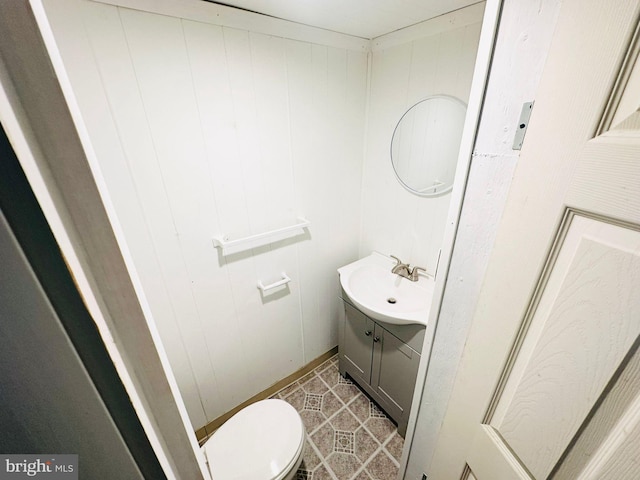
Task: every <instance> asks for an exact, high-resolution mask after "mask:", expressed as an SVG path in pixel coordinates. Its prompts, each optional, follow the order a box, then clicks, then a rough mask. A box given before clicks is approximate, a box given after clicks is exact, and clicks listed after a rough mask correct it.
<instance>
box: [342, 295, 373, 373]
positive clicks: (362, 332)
mask: <svg viewBox="0 0 640 480" xmlns="http://www.w3.org/2000/svg"><path fill="white" fill-rule="evenodd" d="M344 307H345V313H346V321H345V327H344V344H343V345H340V348H341V349H342V354H343V357H344V360H345V361H346V362H348V363H349V364H350V365H351V366H352V367H354V368H349V369H348V371H349V373H350V374H352V375H353V376H354V377H357V378H356V379H357V380H362V381H364V382H365V383H367V384H369V383H371V360H372V355H373V347H372V343H373V327H374V323H373V321H371V319H369V318H367V317H366V316H365V315H364V314H363V313H361V312H359V311H358V310H356V309H355V308H354V307H352V306H351V305H349V304H348V303H345V304H344Z"/></svg>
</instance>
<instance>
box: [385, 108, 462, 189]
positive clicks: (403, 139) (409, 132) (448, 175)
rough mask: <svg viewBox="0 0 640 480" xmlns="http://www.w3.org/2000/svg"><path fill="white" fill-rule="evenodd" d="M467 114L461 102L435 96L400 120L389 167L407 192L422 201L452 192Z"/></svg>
mask: <svg viewBox="0 0 640 480" xmlns="http://www.w3.org/2000/svg"><path fill="white" fill-rule="evenodd" d="M466 112H467V106H466V105H465V103H464V102H463V101H462V100H460V99H458V98H455V97H450V96H448V95H435V96H433V97H429V98H426V99H425V100H422V101H420V102H418V103H416V104H415V105H414V106H413V107H411V108H410V109H409V110H407V111H406V113H405V114H404V115H403V116H402V118H401V119H400V121H399V122H398V125H396V129H395V130H394V132H393V138H392V139H391V163H392V164H393V169H394V171H395V173H396V176H397V177H398V180H399V181H400V183H401V184H402V185H403V186H404V187H405V188H406V189H407V190H409V191H411V192H412V193H415V194H416V195H421V196H425V197H434V196H437V195H442V194H444V193H447V192H448V191H450V190H451V188H452V187H453V179H454V176H455V173H456V164H457V162H458V150H459V149H460V139H461V138H462V128H463V126H464V117H465V114H466Z"/></svg>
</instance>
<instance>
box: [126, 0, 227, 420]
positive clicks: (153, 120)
mask: <svg viewBox="0 0 640 480" xmlns="http://www.w3.org/2000/svg"><path fill="white" fill-rule="evenodd" d="M120 18H121V21H122V24H123V27H124V30H125V34H126V38H127V44H128V47H129V52H130V55H131V59H132V62H133V66H134V69H135V74H136V79H137V82H138V85H139V88H140V94H141V97H142V102H143V104H144V110H145V114H146V120H147V123H148V125H149V130H150V133H151V137H152V141H153V147H154V151H155V156H156V161H157V165H158V166H157V168H158V169H159V170H160V172H161V175H162V186H163V187H164V189H165V190H166V196H167V198H168V206H169V209H170V210H169V214H170V218H167V217H164V219H163V221H164V222H171V225H172V226H173V228H174V231H173V232H168V231H165V233H166V234H169V235H170V236H168V237H166V238H159V239H158V241H159V242H163V241H164V242H168V243H171V244H173V245H172V246H173V251H172V254H171V255H169V254H163V255H162V257H161V258H162V263H163V265H164V266H165V268H166V271H167V276H168V277H169V278H170V279H171V290H170V292H169V294H170V295H171V297H172V299H173V302H174V306H175V308H176V313H177V317H178V318H177V321H178V323H179V325H180V329H181V331H182V334H183V338H184V342H185V344H186V345H187V350H188V353H189V355H190V358H191V359H192V362H191V366H192V369H193V372H194V376H195V377H196V380H197V382H198V385H199V387H200V388H199V390H200V400H201V402H202V406H203V408H204V410H205V413H206V415H207V418H215V414H216V413H217V411H216V404H219V403H220V400H219V397H220V393H219V389H218V385H217V384H216V381H215V374H214V370H213V366H212V364H211V361H210V358H209V355H208V352H209V349H210V348H213V346H210V345H208V344H207V341H206V338H205V336H203V335H202V330H203V325H202V322H203V320H202V318H201V312H199V310H198V306H197V305H196V302H195V299H194V296H193V292H192V290H191V282H192V278H191V272H190V268H191V267H192V266H193V265H194V264H195V263H197V262H198V261H199V259H198V258H197V256H196V255H193V254H191V253H190V252H193V250H194V249H197V244H198V238H199V236H200V233H199V231H198V225H199V222H198V221H199V214H200V212H201V209H202V208H204V207H205V204H206V203H207V199H208V197H206V198H205V199H204V200H203V199H202V198H201V195H202V194H203V193H205V192H206V184H204V185H203V184H202V183H201V182H202V181H203V179H205V180H206V176H204V177H203V175H202V173H201V172H202V171H203V168H202V167H203V162H204V146H203V144H202V136H201V132H200V128H199V123H198V121H197V120H198V113H197V105H196V101H195V97H194V94H193V87H192V79H191V74H190V69H189V60H188V56H187V52H186V48H185V44H184V36H183V33H182V25H181V22H180V20H179V19H175V18H170V17H163V16H159V15H150V14H146V13H140V12H136V11H132V10H125V9H122V10H120ZM204 172H205V173H206V170H204ZM138 182H139V183H138V184H139V188H140V190H141V196H145V195H147V193H146V192H144V189H146V188H147V185H148V183H147V179H146V178H139V179H138ZM194 186H195V187H194ZM203 188H204V190H203ZM174 242H175V243H174ZM176 243H177V244H176Z"/></svg>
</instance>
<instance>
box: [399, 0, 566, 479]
mask: <svg viewBox="0 0 640 480" xmlns="http://www.w3.org/2000/svg"><path fill="white" fill-rule="evenodd" d="M559 7H560V2H559V1H558V0H544V1H533V0H531V1H530V0H527V1H523V2H505V4H504V8H503V11H502V15H501V19H500V30H499V37H498V42H497V45H496V49H495V52H494V56H493V60H492V71H491V75H490V78H489V83H488V87H487V92H486V99H485V101H484V104H483V112H482V119H481V122H480V127H479V130H478V135H477V139H476V144H475V150H474V155H473V159H472V162H471V170H470V172H469V179H468V184H467V189H466V192H465V201H464V206H463V210H462V214H461V217H460V224H459V227H458V231H457V237H456V243H455V245H454V252H453V257H452V260H451V267H450V270H449V277H448V281H447V284H446V286H445V294H444V297H443V299H442V308H441V313H440V317H439V321H438V331H437V335H436V337H435V340H434V344H433V350H432V353H431V359H430V362H429V370H428V373H427V378H426V380H425V385H424V389H423V394H422V400H421V403H420V410H419V414H418V417H417V420H416V428H415V434H414V438H413V443H412V447H411V451H410V453H409V458H408V464H407V469H406V473H405V476H406V478H414V477H416V478H419V477H420V476H421V474H422V472H429V469H430V466H431V463H432V459H433V454H434V450H435V446H436V442H437V439H438V434H439V431H440V426H441V424H442V419H443V417H444V414H445V411H446V408H447V401H448V399H449V395H450V392H451V388H452V385H453V381H454V379H455V376H456V369H457V367H458V363H459V360H460V357H461V352H462V348H463V346H464V343H465V339H466V336H467V333H468V328H469V320H470V319H471V317H472V316H473V312H474V310H475V308H476V304H477V299H478V293H479V291H480V287H481V286H482V280H483V277H484V272H485V270H486V268H487V265H488V262H489V253H490V252H491V249H492V245H493V242H494V237H495V225H497V223H498V221H499V220H500V217H501V215H502V210H503V208H504V203H505V201H506V198H507V194H508V192H509V185H510V182H511V178H512V175H513V172H514V169H515V167H516V164H517V161H518V154H517V153H514V151H513V150H512V149H511V146H512V144H513V134H514V130H513V129H514V128H515V127H516V125H517V124H516V122H517V121H518V116H519V114H520V109H521V106H522V103H523V102H525V101H531V100H532V99H534V98H535V95H536V90H537V86H538V82H539V80H540V75H541V74H542V67H543V65H544V62H545V59H546V55H547V50H548V47H549V43H550V41H551V36H552V33H553V30H554V27H555V23H556V19H557V15H558V12H559Z"/></svg>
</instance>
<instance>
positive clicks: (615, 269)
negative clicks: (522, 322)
mask: <svg viewBox="0 0 640 480" xmlns="http://www.w3.org/2000/svg"><path fill="white" fill-rule="evenodd" d="M567 221H568V222H570V223H571V225H570V227H569V229H568V232H567V234H566V237H565V239H564V241H563V242H562V246H561V247H560V249H559V253H558V256H557V259H556V261H555V265H554V267H553V269H552V271H551V275H550V276H549V279H548V281H547V282H546V285H545V288H544V292H543V294H542V295H541V297H540V301H539V303H538V306H537V308H536V309H535V313H534V314H533V317H532V319H531V321H530V325H529V328H528V332H527V335H526V338H525V339H524V342H523V343H522V346H521V348H520V350H519V354H518V356H517V360H516V362H515V364H514V366H513V369H512V370H511V373H510V375H509V379H508V380H507V383H506V385H505V388H504V390H503V392H502V394H501V395H500V396H499V399H498V402H497V406H496V410H495V413H494V415H493V418H492V419H491V422H490V426H491V427H493V428H492V429H489V428H484V429H482V430H481V431H480V435H483V436H485V437H487V440H489V439H490V440H491V441H492V443H493V445H494V448H497V449H499V450H501V451H507V452H510V451H512V452H514V454H515V456H516V457H517V460H515V459H514V460H513V461H511V462H510V463H511V464H512V465H514V469H515V470H517V469H518V468H519V467H516V465H518V464H519V463H521V464H522V465H521V466H522V468H524V469H526V470H527V471H528V472H530V474H531V476H533V477H534V478H547V477H548V476H549V474H550V473H551V471H552V470H553V468H554V466H555V465H556V464H557V462H558V460H559V459H560V457H561V456H562V454H563V453H564V451H565V449H566V447H567V445H568V444H569V442H570V441H571V439H572V438H574V436H575V434H576V432H577V431H578V429H579V428H580V427H581V426H582V425H583V423H584V421H585V419H586V417H587V415H588V414H589V413H590V412H591V411H592V409H593V408H594V406H595V403H596V402H597V401H598V400H599V399H600V397H601V395H602V393H603V392H604V389H605V387H606V386H607V385H608V383H609V381H610V379H611V378H612V377H613V376H614V374H615V372H616V371H617V370H618V368H619V367H620V365H621V363H622V361H623V360H624V358H625V357H626V356H627V354H628V353H629V351H630V349H631V348H632V347H633V346H634V342H635V340H636V339H637V338H638V335H640V232H638V231H634V230H630V229H626V228H624V227H621V226H617V225H611V224H607V223H603V222H601V221H599V220H596V219H593V218H586V217H583V216H579V215H575V216H569V219H568V220H567ZM485 427H487V426H486V425H485ZM492 435H493V436H492ZM501 443H504V445H501ZM485 457H486V451H485ZM469 465H470V466H471V468H472V470H474V464H473V460H470V461H469ZM474 471H475V470H474ZM516 478H518V477H516ZM524 478H528V477H524Z"/></svg>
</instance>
